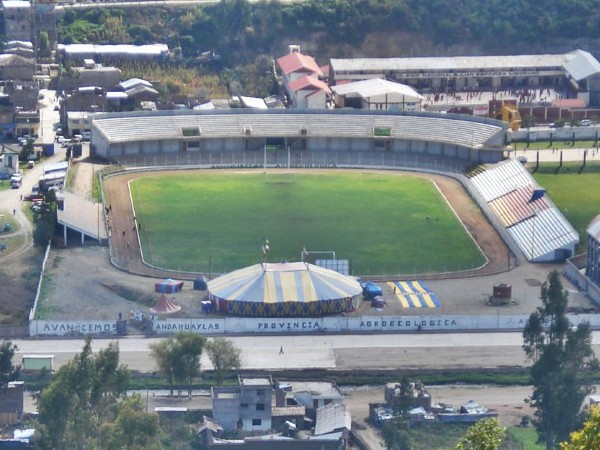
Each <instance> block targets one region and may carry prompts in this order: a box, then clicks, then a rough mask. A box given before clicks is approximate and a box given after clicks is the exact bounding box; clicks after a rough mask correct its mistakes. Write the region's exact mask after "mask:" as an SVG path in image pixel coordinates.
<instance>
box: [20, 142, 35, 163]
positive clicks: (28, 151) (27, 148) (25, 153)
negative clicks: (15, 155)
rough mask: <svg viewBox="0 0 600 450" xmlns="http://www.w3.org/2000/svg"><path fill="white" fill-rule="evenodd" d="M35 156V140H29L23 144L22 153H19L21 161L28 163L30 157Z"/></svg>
mask: <svg viewBox="0 0 600 450" xmlns="http://www.w3.org/2000/svg"><path fill="white" fill-rule="evenodd" d="M32 154H33V139H31V138H27V141H26V142H25V143H24V144H23V147H22V148H21V151H20V152H19V161H21V162H26V161H28V160H29V156H30V155H32Z"/></svg>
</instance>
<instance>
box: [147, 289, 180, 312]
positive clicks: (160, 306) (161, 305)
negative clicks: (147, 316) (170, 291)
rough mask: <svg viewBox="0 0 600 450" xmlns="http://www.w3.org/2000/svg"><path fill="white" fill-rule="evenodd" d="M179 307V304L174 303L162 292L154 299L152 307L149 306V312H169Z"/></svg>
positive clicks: (175, 310)
mask: <svg viewBox="0 0 600 450" xmlns="http://www.w3.org/2000/svg"><path fill="white" fill-rule="evenodd" d="M180 309H181V306H179V305H176V304H175V303H173V302H172V301H171V300H169V299H168V298H167V297H166V296H165V295H164V294H163V295H161V296H160V297H159V298H158V300H156V305H155V306H154V308H150V312H151V313H152V314H171V313H174V312H177V311H179V310H180Z"/></svg>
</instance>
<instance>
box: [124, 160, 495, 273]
mask: <svg viewBox="0 0 600 450" xmlns="http://www.w3.org/2000/svg"><path fill="white" fill-rule="evenodd" d="M131 189H132V193H133V198H134V205H135V209H136V217H137V218H138V221H139V222H140V223H141V225H142V228H141V240H142V247H143V250H144V256H145V258H146V260H147V261H148V262H150V263H152V264H155V265H158V266H162V267H169V268H174V269H179V268H180V269H183V270H190V271H198V272H208V271H212V272H213V273H218V272H227V271H230V270H233V269H236V268H239V267H243V266H246V265H250V264H254V263H257V262H259V261H261V260H262V259H263V255H262V253H261V245H262V243H263V237H267V238H268V239H269V240H270V246H271V253H270V254H269V255H268V260H269V261H282V260H290V261H296V260H298V259H299V258H300V252H301V250H302V248H306V249H308V250H309V251H321V252H324V251H335V253H336V257H337V258H338V259H349V260H350V261H351V265H352V272H353V273H355V274H362V275H368V274H400V273H415V272H417V273H419V272H429V271H444V270H459V269H467V268H474V267H478V266H479V265H481V264H482V263H483V262H484V257H483V255H482V254H481V252H480V251H479V250H478V248H477V247H476V246H475V244H474V242H473V241H472V240H471V238H470V236H469V235H468V234H467V233H466V232H465V230H464V228H463V226H462V225H461V223H460V222H459V221H458V219H457V218H456V216H455V215H454V213H453V212H452V210H451V209H450V207H449V206H448V204H447V203H446V201H445V200H444V199H443V198H442V196H441V195H440V193H439V191H438V190H437V189H436V187H435V185H434V184H433V183H431V182H430V181H429V180H426V179H423V178H419V177H414V176H399V175H396V174H394V175H381V174H358V173H352V174H350V173H328V174H327V175H326V176H325V175H314V174H311V175H309V174H296V173H285V174H282V173H278V174H276V173H267V174H266V175H264V174H259V173H256V172H254V173H245V174H228V173H220V172H215V173H205V174H201V175H199V174H186V173H182V174H178V175H177V176H173V175H170V176H153V177H145V178H140V179H136V180H134V181H133V182H132V183H131ZM170 218H172V220H171V219H170ZM318 256H319V258H329V257H330V255H329V254H319V255H318Z"/></svg>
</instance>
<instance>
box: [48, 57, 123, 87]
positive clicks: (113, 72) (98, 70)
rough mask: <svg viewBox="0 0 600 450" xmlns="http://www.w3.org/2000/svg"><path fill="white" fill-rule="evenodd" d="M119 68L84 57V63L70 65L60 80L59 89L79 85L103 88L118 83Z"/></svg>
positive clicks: (119, 76)
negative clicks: (81, 64) (75, 65)
mask: <svg viewBox="0 0 600 450" xmlns="http://www.w3.org/2000/svg"><path fill="white" fill-rule="evenodd" d="M120 79H121V69H119V68H118V67H114V66H104V65H102V64H98V63H96V62H95V61H94V60H93V59H85V60H84V65H83V66H79V67H72V68H71V70H70V71H69V72H67V73H66V74H64V75H63V76H62V78H61V80H60V84H61V90H63V91H65V92H69V91H73V90H76V89H78V88H81V87H86V86H96V87H100V88H103V89H104V90H107V89H110V88H113V87H115V86H117V85H118V84H119V80H120Z"/></svg>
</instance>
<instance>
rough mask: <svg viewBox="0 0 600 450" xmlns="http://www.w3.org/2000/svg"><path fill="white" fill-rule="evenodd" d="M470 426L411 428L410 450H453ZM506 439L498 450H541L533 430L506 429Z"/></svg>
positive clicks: (521, 428) (444, 424) (445, 425)
mask: <svg viewBox="0 0 600 450" xmlns="http://www.w3.org/2000/svg"><path fill="white" fill-rule="evenodd" d="M469 426H470V424H447V423H438V422H436V423H427V424H423V425H419V426H416V427H413V428H411V430H410V432H409V434H410V436H411V448H412V449H413V450H432V449H436V450H453V449H455V448H456V444H457V443H458V441H459V439H460V438H461V437H463V436H464V434H465V433H466V432H467V429H468V428H469ZM506 431H507V433H506V439H505V441H504V443H503V444H502V446H501V447H500V450H543V449H544V448H545V446H542V445H540V444H538V443H537V442H536V440H537V434H536V431H535V429H534V428H531V427H527V428H523V427H508V428H507V430H506Z"/></svg>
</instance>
